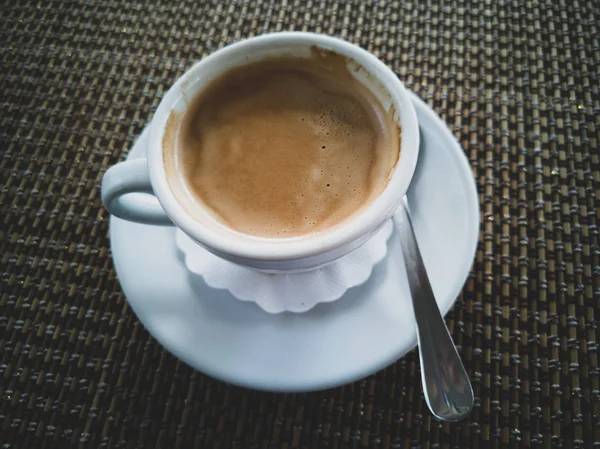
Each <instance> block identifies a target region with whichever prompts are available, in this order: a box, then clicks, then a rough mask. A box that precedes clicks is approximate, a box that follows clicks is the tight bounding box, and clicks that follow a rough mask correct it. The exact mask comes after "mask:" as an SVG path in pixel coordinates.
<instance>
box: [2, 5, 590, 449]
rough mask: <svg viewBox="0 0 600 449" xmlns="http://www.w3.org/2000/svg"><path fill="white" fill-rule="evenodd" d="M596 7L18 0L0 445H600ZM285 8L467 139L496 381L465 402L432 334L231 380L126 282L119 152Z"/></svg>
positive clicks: (470, 303)
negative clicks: (178, 344) (110, 203)
mask: <svg viewBox="0 0 600 449" xmlns="http://www.w3.org/2000/svg"><path fill="white" fill-rule="evenodd" d="M424 3H425V2H424ZM599 7H600V5H599V4H598V2H594V1H590V2H585V1H573V2H571V1H568V0H557V1H550V0H532V1H517V0H513V1H494V0H485V1H481V2H472V3H469V2H465V1H450V2H445V3H444V4H443V5H442V4H441V2H440V3H439V4H434V5H429V6H427V5H425V4H421V2H415V1H409V2H405V3H402V2H400V1H396V0H394V1H377V2H373V3H369V4H363V3H362V2H359V1H353V2H334V1H332V0H309V1H306V2H305V1H303V0H288V1H282V2H277V3H275V2H274V3H267V2H258V1H256V0H246V1H239V2H235V3H230V4H225V3H221V2H218V1H214V2H200V1H197V0H173V1H164V2H150V1H149V2H146V3H143V2H129V3H126V2H120V1H104V2H102V1H91V0H80V1H59V0H50V1H45V2H44V1H40V0H35V1H24V0H22V1H20V2H16V1H15V2H4V3H3V4H2V6H0V13H1V14H0V19H1V20H0V111H1V113H0V114H1V115H0V152H1V154H0V188H1V190H0V269H1V271H2V277H1V279H0V443H1V444H0V447H1V448H36V449H37V448H50V447H60V448H68V447H110V448H134V447H135V448H137V447H154V446H159V447H165V448H171V447H176V448H183V447H202V448H220V447H223V448H228V447H236V448H276V447H277V448H279V447H283V448H295V447H313V448H317V447H329V448H343V447H351V448H356V447H369V448H402V449H408V448H424V449H425V448H465V447H473V448H488V447H491V448H497V447H504V446H507V445H511V446H521V447H541V448H551V447H552V448H554V447H563V448H581V447H599V446H600V443H597V442H598V441H600V426H599V417H598V415H600V384H599V376H600V364H599V360H598V343H597V334H598V330H597V324H598V316H599V315H600V307H599V306H600V261H599V258H600V246H599V241H598V227H597V224H598V223H597V222H598V221H599V220H600V217H599V216H598V213H599V210H600V209H599V208H598V206H599V204H598V198H600V161H599V153H600V151H599V149H598V143H599V137H600V135H599V134H600V102H599V98H600V95H599V92H598V81H599V71H600V45H599V37H598V36H599V34H598V33H599V32H600V13H599V12H598V11H599ZM276 30H311V31H317V32H323V33H328V34H332V35H335V36H341V37H343V38H346V39H348V40H350V41H352V42H355V43H357V44H359V45H361V46H363V47H365V48H367V49H368V50H370V51H372V52H374V53H375V54H376V55H378V56H379V57H380V58H381V59H383V60H384V61H385V62H386V63H388V64H389V65H390V66H391V67H392V68H393V69H394V70H395V71H396V72H397V73H398V74H399V76H400V77H401V78H402V79H403V80H404V81H405V83H406V84H407V86H408V87H409V88H411V89H412V90H414V91H415V92H416V93H417V94H418V95H420V96H421V97H422V98H424V99H426V100H427V102H428V103H429V104H430V105H432V106H433V107H434V109H435V110H436V111H437V112H438V113H440V114H441V116H442V117H443V118H444V119H445V120H446V122H447V123H448V125H449V127H450V129H451V130H452V131H453V132H454V134H455V135H456V136H457V138H458V139H459V141H460V142H461V144H462V145H463V147H464V149H465V152H466V154H467V156H468V158H469V160H470V161H471V164H472V166H473V170H474V172H475V173H476V176H477V181H478V184H479V186H478V188H479V195H480V201H481V211H482V221H483V225H482V231H481V237H480V245H479V249H478V252H477V258H476V261H475V263H474V266H473V270H472V274H471V276H470V278H469V280H468V282H467V284H466V286H465V289H464V292H463V294H462V296H461V298H460V300H459V301H458V303H457V305H456V306H455V307H454V309H453V311H452V312H451V313H450V315H449V317H448V323H449V326H450V329H451V331H452V335H453V336H454V338H455V341H456V343H457V344H458V345H459V346H460V347H461V348H462V349H461V350H462V353H463V355H464V360H465V363H466V366H467V369H468V371H469V373H470V375H471V377H472V379H473V385H474V390H475V394H476V397H477V400H476V407H475V409H474V411H473V414H472V416H471V418H470V420H468V421H464V422H462V423H458V424H452V425H450V424H441V423H439V422H436V421H435V420H433V419H432V418H431V417H430V415H429V413H428V411H427V408H426V405H425V403H424V400H423V396H422V393H421V387H420V379H419V370H418V359H417V357H416V353H415V352H414V351H413V352H411V353H410V354H409V355H408V356H407V357H405V358H404V359H402V360H400V361H399V362H397V363H395V364H394V365H392V366H390V367H389V368H387V369H385V370H383V371H381V372H379V373H377V374H375V375H373V376H371V377H369V378H367V379H365V380H363V381H360V382H356V383H354V384H351V385H347V386H345V387H341V388H338V389H334V390H330V391H325V392H319V393H310V394H289V395H283V394H268V393H259V392H253V391H248V390H244V389H241V388H237V387H233V386H229V385H226V384H223V383H221V382H219V381H216V380H213V379H210V378H208V377H206V376H204V375H203V374H201V373H199V372H196V371H194V370H193V369H191V368H189V367H188V366H186V365H184V364H183V363H181V362H178V361H177V360H176V359H175V358H174V357H173V356H171V355H170V354H168V353H167V352H166V351H165V350H164V349H163V348H162V347H161V346H160V345H159V344H158V343H157V342H156V341H155V340H154V339H153V338H152V337H151V336H150V335H149V334H148V333H147V332H146V331H145V330H144V328H143V327H142V326H141V324H140V323H139V322H138V321H137V319H136V317H135V316H134V314H133V313H132V311H131V310H130V308H129V307H128V305H127V303H126V301H125V298H124V297H123V294H122V292H121V289H120V287H119V283H118V281H117V279H116V277H115V272H114V269H113V266H112V262H111V259H110V252H109V240H108V236H107V231H108V216H107V214H106V212H105V211H104V210H103V209H102V207H101V204H100V199H99V181H100V179H101V177H102V174H103V173H104V171H105V170H106V168H107V167H108V166H110V165H111V164H114V163H115V162H117V161H118V160H120V159H122V158H123V157H124V156H125V155H126V154H127V151H128V149H129V147H130V145H131V144H132V142H133V141H134V139H135V138H136V136H137V135H138V134H139V133H140V131H141V130H142V129H143V127H144V125H145V124H146V123H147V121H148V120H149V118H150V117H151V115H152V113H153V111H154V110H155V108H156V106H157V104H158V103H159V101H160V99H161V96H162V95H163V94H164V93H165V92H166V90H167V89H168V87H169V86H170V85H171V83H172V82H173V81H174V80H175V79H176V78H177V77H178V76H179V75H181V74H182V73H183V72H184V71H185V70H186V69H187V68H188V67H190V65H191V64H192V63H193V62H195V61H197V60H198V59H200V58H202V57H203V56H205V55H207V54H209V53H210V52H212V51H214V50H215V49H217V48H220V47H222V46H223V45H225V44H227V43H230V42H233V41H236V40H239V39H241V38H244V37H247V36H251V35H255V34H260V33H264V32H267V31H276ZM357 332H360V329H357Z"/></svg>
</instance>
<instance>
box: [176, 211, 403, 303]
mask: <svg viewBox="0 0 600 449" xmlns="http://www.w3.org/2000/svg"><path fill="white" fill-rule="evenodd" d="M392 229H393V224H392V220H389V221H388V222H387V223H386V224H384V226H383V227H382V228H381V230H380V231H379V232H378V233H377V234H375V235H374V236H373V237H372V238H371V239H370V240H369V241H368V242H367V243H365V244H364V245H363V246H361V247H360V248H358V249H356V250H354V251H353V252H351V253H350V254H348V255H346V256H344V257H343V258H341V259H339V260H337V261H336V262H333V263H331V264H329V265H327V266H325V267H323V268H319V269H317V270H312V271H307V272H302V273H291V274H271V273H262V272H259V271H255V270H251V269H249V268H245V267H241V266H239V265H236V264H234V263H232V262H229V261H226V260H223V259H221V258H219V257H217V256H215V255H214V254H212V253H211V252H209V251H207V250H205V249H204V248H202V247H201V246H199V245H198V244H196V243H195V242H194V241H193V240H192V239H190V238H189V237H188V236H187V235H186V234H184V233H183V232H182V231H181V230H179V229H177V231H176V242H177V246H178V247H179V249H180V250H181V251H182V252H183V254H184V256H185V264H186V266H187V268H188V269H189V270H190V271H191V272H192V273H195V274H197V275H199V276H202V277H203V278H204V281H205V282H206V283H207V284H208V285H209V286H211V287H213V288H219V289H225V290H229V292H230V293H231V294H232V295H233V296H235V297H236V298H238V299H240V300H242V301H251V302H255V303H256V304H258V305H259V306H260V307H261V308H262V309H264V310H265V311H266V312H268V313H281V312H286V311H287V312H296V313H302V312H306V311H307V310H310V309H312V308H313V307H314V306H315V305H317V304H318V303H321V302H331V301H335V300H336V299H339V298H340V297H341V296H342V295H343V294H344V292H345V291H346V290H348V289H349V288H351V287H356V286H357V285H360V284H362V283H364V282H365V281H366V280H367V279H368V278H369V276H370V275H371V271H372V269H373V266H374V265H375V264H376V263H378V262H379V261H381V260H382V259H383V258H384V257H385V255H386V253H387V240H388V238H389V237H390V235H391V234H392Z"/></svg>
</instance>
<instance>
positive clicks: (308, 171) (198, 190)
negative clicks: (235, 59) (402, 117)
mask: <svg viewBox="0 0 600 449" xmlns="http://www.w3.org/2000/svg"><path fill="white" fill-rule="evenodd" d="M313 53H314V54H313V56H312V57H311V58H292V57H286V58H274V59H268V60H264V61H260V62H257V63H253V64H249V65H245V66H243V67H240V68H234V69H232V70H230V71H228V72H226V73H225V74H223V75H221V76H220V77H218V78H217V79H216V80H214V81H213V82H211V83H210V84H209V85H208V87H206V88H205V89H204V91H202V92H200V94H199V95H197V96H196V97H195V98H194V99H193V100H192V101H191V102H190V104H189V105H188V108H187V110H186V111H185V112H184V113H183V114H181V115H178V114H172V115H171V117H170V118H169V122H168V124H167V130H166V132H165V137H164V139H163V147H164V152H163V154H164V163H165V168H166V172H167V179H168V182H169V186H170V188H171V190H172V191H173V193H174V194H175V197H176V198H177V200H178V202H179V203H180V204H182V206H183V207H184V208H185V209H186V210H187V212H188V213H190V214H191V215H192V216H194V215H195V214H196V213H197V211H198V207H199V206H200V207H203V208H204V209H208V210H209V211H210V213H211V215H212V216H213V217H214V218H215V219H216V220H218V221H219V222H221V223H222V224H224V225H225V226H227V227H229V228H232V229H234V230H236V231H239V232H242V233H244V234H249V235H253V236H257V237H269V238H285V237H297V236H302V235H305V234H310V233H315V232H320V231H323V230H326V229H328V228H331V227H333V226H336V225H338V224H339V223H341V222H343V221H344V220H346V219H348V218H349V217H351V216H352V215H354V214H356V213H357V212H359V211H361V210H362V209H363V208H364V207H365V206H367V205H368V204H370V203H371V202H372V201H373V200H374V199H375V198H376V197H377V196H379V194H380V193H381V192H382V191H383V189H384V188H385V186H386V185H387V182H388V180H389V177H390V174H391V172H392V170H393V169H394V167H395V165H396V163H397V161H398V157H399V153H400V129H399V128H398V126H397V124H396V123H395V121H394V119H393V116H392V115H393V111H389V112H388V111H385V110H384V109H383V106H382V105H381V104H380V102H379V101H378V100H377V99H376V98H375V96H374V95H373V94H372V93H371V92H370V91H369V90H367V89H366V88H365V87H364V86H363V85H362V84H361V83H360V82H359V81H357V80H356V79H355V78H354V77H353V76H352V75H351V74H350V73H349V71H348V69H347V62H346V60H345V58H342V57H340V56H336V55H332V54H326V53H325V54H324V53H319V52H313ZM178 173H182V174H183V176H180V175H178Z"/></svg>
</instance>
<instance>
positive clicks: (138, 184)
mask: <svg viewBox="0 0 600 449" xmlns="http://www.w3.org/2000/svg"><path fill="white" fill-rule="evenodd" d="M136 193H145V194H149V195H152V197H148V196H147V195H130V194H136ZM101 196H102V203H103V204H104V207H105V208H106V210H108V212H109V213H110V214H112V215H114V216H115V217H118V218H122V219H124V220H128V221H135V222H137V223H144V224H152V225H172V224H173V223H172V222H171V220H170V219H169V217H168V216H167V214H166V213H165V211H164V210H163V208H162V207H160V204H158V201H157V200H156V197H154V193H153V191H152V185H151V183H150V175H149V174H148V162H147V161H146V158H139V159H130V160H127V161H124V162H119V163H118V164H116V165H113V166H112V167H110V168H109V169H108V170H107V171H106V173H105V174H104V176H103V178H102V193H101Z"/></svg>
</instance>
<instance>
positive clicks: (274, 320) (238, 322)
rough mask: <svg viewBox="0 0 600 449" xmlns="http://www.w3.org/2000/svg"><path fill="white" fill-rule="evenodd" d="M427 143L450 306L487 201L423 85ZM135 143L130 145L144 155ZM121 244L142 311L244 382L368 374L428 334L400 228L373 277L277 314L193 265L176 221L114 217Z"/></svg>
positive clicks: (436, 266)
mask: <svg viewBox="0 0 600 449" xmlns="http://www.w3.org/2000/svg"><path fill="white" fill-rule="evenodd" d="M414 103H415V108H416V110H417V115H418V118H419V124H420V127H421V145H422V147H421V153H420V158H422V160H420V161H419V166H418V167H417V172H416V173H415V178H414V180H413V182H414V183H415V186H414V188H411V192H412V194H409V203H410V206H411V214H412V218H413V223H414V226H415V231H416V234H417V239H418V241H419V246H420V248H421V252H422V254H423V259H424V261H425V265H426V266H427V270H428V273H429V276H430V279H431V283H432V287H433V290H434V293H435V295H436V298H437V300H438V304H439V306H440V310H441V311H442V312H443V313H444V314H445V313H446V312H447V311H448V310H449V309H450V307H451V306H452V304H453V303H454V301H455V300H456V297H457V296H458V295H459V293H460V291H461V289H462V286H463V284H464V282H465V280H466V279H467V276H468V273H469V269H470V266H471V263H472V261H473V258H474V255H475V250H476V247H477V239H478V234H479V204H478V200H477V191H476V187H475V182H474V179H473V175H472V173H471V169H470V166H469V163H468V161H467V159H466V157H465V155H464V153H463V151H462V149H461V148H460V146H459V145H458V143H457V142H456V140H455V139H454V136H453V135H452V134H451V133H450V131H449V130H448V129H447V128H446V125H445V124H444V123H443V122H442V121H441V119H440V118H439V117H438V116H437V115H436V114H435V113H434V112H433V111H432V110H431V109H430V108H429V107H428V106H427V105H426V104H425V103H424V102H423V101H421V100H419V99H418V98H417V97H416V96H414ZM141 152H142V151H140V147H139V146H138V147H135V148H134V151H132V152H131V154H130V156H129V157H141V156H143V154H140V153H141ZM110 237H111V249H112V254H113V259H114V263H115V266H116V270H117V274H118V277H119V280H120V282H121V285H122V287H123V291H124V292H125V295H126V297H127V299H128V301H129V303H130V305H131V307H132V308H133V310H134V311H135V313H136V315H137V316H138V318H139V319H140V321H141V322H142V323H143V324H144V326H146V328H147V329H148V331H149V332H150V333H151V334H152V335H153V336H154V337H155V338H156V339H157V340H158V341H159V342H160V343H161V344H162V345H163V346H164V347H165V348H166V349H167V350H169V351H170V352H172V353H173V354H174V355H176V356H177V357H179V358H180V359H181V360H183V361H185V362H186V363H188V364H189V365H191V366H193V367H194V368H196V369H198V370H200V371H202V372H204V373H206V374H208V375H210V376H213V377H215V378H217V379H221V380H224V381H226V382H230V383H233V384H237V385H241V386H245V387H249V388H255V389H261V390H271V391H308V390H319V389H325V388H329V387H333V386H337V385H341V384H344V383H348V382H352V381H354V380H357V379H360V378H362V377H365V376H367V375H369V374H371V373H373V372H375V371H377V370H379V369H381V368H383V367H385V366H386V365H388V364H390V363H392V362H393V361H395V360H396V359H398V358H400V357H402V356H403V355H404V354H406V353H407V352H408V351H410V350H411V349H412V348H413V347H414V346H415V344H416V334H415V326H414V317H413V313H412V306H411V300H410V296H409V291H408V285H407V281H406V276H405V274H404V267H403V260H402V253H401V249H400V247H399V243H398V238H397V235H395V234H394V235H392V237H391V238H390V240H389V242H388V244H389V245H390V246H389V250H388V255H387V256H386V258H385V259H384V260H383V261H381V262H380V263H379V264H378V265H377V266H375V268H374V269H373V273H372V275H371V278H370V279H369V280H368V281H367V282H366V283H364V284H362V285H360V286H358V287H355V288H352V289H350V290H348V291H347V292H346V293H345V294H344V296H343V297H342V298H340V299H339V300H338V301H336V302H334V303H327V304H319V305H317V306H316V307H314V308H313V309H311V310H310V311H308V312H306V313H303V314H292V313H281V314H279V315H270V314H268V313H266V312H264V311H263V310H261V309H260V308H259V307H258V306H257V305H256V304H252V303H245V302H241V301H239V300H238V299H236V298H234V297H233V296H231V294H229V293H228V292H227V291H224V290H215V289H212V288H210V287H208V286H207V285H206V284H205V283H204V281H203V280H202V278H201V277H199V276H198V275H195V274H193V273H190V272H189V271H188V270H187V269H186V268H185V265H184V263H183V260H182V256H181V253H180V252H179V251H178V250H177V248H176V245H175V241H174V239H175V229H174V228H169V227H157V226H148V225H140V224H135V223H131V222H127V221H123V220H120V219H117V218H114V217H111V222H110Z"/></svg>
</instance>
